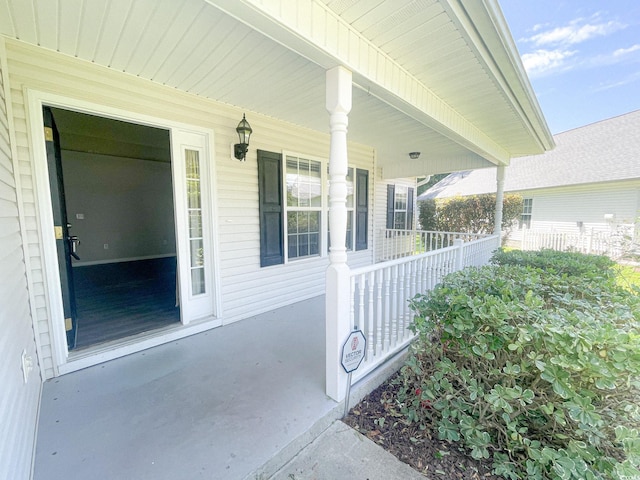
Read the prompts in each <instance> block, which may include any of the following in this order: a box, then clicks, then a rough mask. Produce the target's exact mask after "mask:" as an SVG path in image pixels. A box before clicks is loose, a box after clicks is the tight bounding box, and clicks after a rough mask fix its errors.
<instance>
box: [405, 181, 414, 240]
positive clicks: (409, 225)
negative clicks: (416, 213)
mask: <svg viewBox="0 0 640 480" xmlns="http://www.w3.org/2000/svg"><path fill="white" fill-rule="evenodd" d="M413 190H414V189H413V188H409V189H408V191H407V225H406V227H405V228H406V229H407V230H413Z"/></svg>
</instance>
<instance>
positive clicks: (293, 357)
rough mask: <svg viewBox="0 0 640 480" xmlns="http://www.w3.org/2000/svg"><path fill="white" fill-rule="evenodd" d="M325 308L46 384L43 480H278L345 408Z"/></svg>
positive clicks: (254, 322)
mask: <svg viewBox="0 0 640 480" xmlns="http://www.w3.org/2000/svg"><path fill="white" fill-rule="evenodd" d="M324 310H325V308H324V297H317V298H315V299H311V300H307V301H304V302H300V303H297V304H295V305H291V306H288V307H284V308H280V309H278V310H274V311H272V312H268V313H265V314H263V315H259V316H256V317H252V318H250V319H247V320H244V321H241V322H237V323H234V324H232V325H228V326H225V327H221V328H217V329H214V330H210V331H208V332H205V333H201V334H198V335H193V336H191V337H187V338H184V339H181V340H178V341H174V342H171V343H169V344H165V345H161V346H158V347H155V348H152V349H149V350H146V351H143V352H139V353H136V354H132V355H129V356H127V357H123V358H119V359H116V360H112V361H110V362H107V363H104V364H100V365H97V366H94V367H90V368H87V369H84V370H81V371H78V372H74V373H71V374H67V375H64V376H62V377H58V378H55V379H53V380H50V381H48V382H46V383H45V384H44V388H43V394H42V404H41V410H40V420H39V427H38V440H37V448H36V458H35V475H34V479H35V480H54V479H61V478H65V479H67V480H73V479H100V480H110V479H118V480H123V479H132V480H134V479H135V480H144V479H153V480H164V479H167V480H169V479H171V480H174V479H196V478H207V479H217V480H218V479H220V480H223V479H245V478H251V479H264V478H269V477H270V476H271V475H273V474H274V473H275V472H276V471H277V470H278V469H279V468H280V467H282V466H283V465H284V464H285V463H286V462H287V461H288V460H289V459H291V458H292V457H293V456H294V455H295V454H297V453H298V452H299V451H300V449H302V448H303V447H304V446H306V445H308V444H309V443H310V442H311V441H312V440H313V439H314V438H315V437H316V436H317V435H319V434H320V433H321V432H322V431H324V430H325V429H326V428H327V427H329V425H330V424H331V423H332V422H333V420H335V419H336V418H340V417H341V415H342V412H343V408H344V407H343V406H342V405H341V404H338V403H336V402H334V401H333V400H331V399H330V398H328V397H327V396H326V395H325V393H324V383H325V380H324V373H325V372H324V361H325V360H324V343H325V340H324V339H325V326H324V322H325V320H324ZM395 368H397V361H396V363H395V364H393V363H392V364H390V365H388V366H387V367H386V369H382V370H381V371H380V372H378V373H377V374H376V376H375V378H367V379H365V380H364V381H362V382H360V384H358V385H356V386H354V388H353V389H352V400H351V403H352V404H353V403H355V402H356V401H358V400H359V398H361V397H362V396H364V395H365V394H366V393H368V392H369V391H370V390H371V389H373V388H375V386H377V384H379V383H380V382H381V381H382V380H383V379H384V378H385V377H386V376H388V375H389V374H390V373H391V372H392V371H393V370H394V369H395Z"/></svg>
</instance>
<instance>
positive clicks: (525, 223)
mask: <svg viewBox="0 0 640 480" xmlns="http://www.w3.org/2000/svg"><path fill="white" fill-rule="evenodd" d="M532 211H533V198H525V199H524V200H523V202H522V215H520V228H527V229H528V228H531V212H532Z"/></svg>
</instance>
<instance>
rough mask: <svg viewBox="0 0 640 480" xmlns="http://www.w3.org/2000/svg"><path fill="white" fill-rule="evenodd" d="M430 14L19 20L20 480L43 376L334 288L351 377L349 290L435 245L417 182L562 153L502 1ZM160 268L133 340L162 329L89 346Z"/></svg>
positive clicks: (7, 28) (406, 4)
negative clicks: (343, 299) (91, 321)
mask: <svg viewBox="0 0 640 480" xmlns="http://www.w3.org/2000/svg"><path fill="white" fill-rule="evenodd" d="M427 3H428V5H427V6H423V5H422V4H421V3H420V2H415V1H413V0H400V1H395V0H394V1H393V2H391V1H388V2H375V4H372V3H371V2H369V1H367V0H354V1H350V2H337V1H336V2H334V1H330V0H325V1H320V0H305V1H302V0H286V1H285V0H281V1H278V0H271V1H266V2H265V1H258V0H208V1H205V0H183V1H180V2H174V1H163V2H159V1H156V0H124V1H123V2H110V1H107V0H96V1H92V2H85V3H82V4H78V3H77V2H71V1H69V0H60V1H57V2H47V1H43V2H30V1H25V0H7V1H5V2H2V3H1V4H0V19H2V20H0V225H1V228H0V271H2V273H3V275H2V279H1V280H0V317H1V318H2V327H3V328H2V333H0V354H1V360H2V361H1V362H0V381H1V384H2V394H1V398H0V431H2V432H3V435H2V440H0V455H1V456H2V457H1V458H0V477H2V478H5V477H7V478H14V479H24V478H28V477H29V470H30V466H31V457H32V454H33V448H34V432H35V430H36V421H37V418H38V406H39V399H40V392H41V384H42V382H43V381H44V380H46V379H51V378H53V377H56V376H58V375H63V374H65V373H67V372H71V371H74V370H78V369H81V368H84V367H86V366H89V365H95V364H97V363H100V362H103V361H106V360H109V359H112V358H116V357H119V356H122V355H127V354H129V353H132V352H135V351H139V350H141V349H145V348H149V347H151V346H153V345H157V344H160V343H163V342H168V341H171V340H175V339H177V338H181V337H184V336H186V335H191V334H194V333H198V332H202V331H205V330H207V329H211V328H214V327H220V328H224V326H225V325H228V324H230V323H232V322H236V321H239V320H242V319H244V318H247V317H250V316H253V315H256V314H258V313H261V312H265V311H269V310H272V309H274V308H277V307H280V306H284V305H288V304H291V303H293V302H298V301H302V300H304V299H309V298H312V297H316V296H319V295H323V294H325V284H327V285H329V287H328V288H327V289H326V295H327V308H328V311H327V352H328V353H327V356H328V358H329V361H328V363H327V365H328V367H327V369H328V370H329V369H333V368H334V364H335V368H336V371H338V370H340V369H339V367H338V363H339V362H338V355H337V354H336V351H337V348H338V345H339V343H338V342H342V341H343V339H344V333H345V328H346V331H347V332H348V329H349V327H348V326H345V325H346V324H345V323H341V324H339V325H337V326H336V325H334V323H332V322H337V321H338V320H336V318H335V317H334V316H332V315H331V314H330V310H331V309H332V308H333V307H334V305H336V308H339V309H343V308H344V305H343V304H340V305H337V303H338V302H337V301H336V300H334V299H335V298H336V295H335V292H333V291H331V292H330V291H329V290H331V289H333V288H338V287H335V286H334V284H333V283H331V282H329V281H328V280H327V275H329V273H331V272H332V271H339V272H344V271H347V272H348V271H349V270H348V269H349V268H353V267H357V266H365V265H371V264H372V263H373V262H374V256H373V252H374V235H373V232H374V231H376V230H377V229H382V228H384V227H385V226H393V228H406V229H413V228H414V224H415V220H414V219H415V217H416V216H415V215H414V214H413V211H414V199H415V190H414V189H415V185H416V184H415V178H416V177H417V176H424V175H429V174H433V173H438V172H449V171H452V170H465V169H474V168H480V167H487V166H491V165H499V166H500V168H503V166H505V165H507V164H508V163H509V161H510V159H511V158H512V157H515V156H521V155H527V154H536V153H542V152H544V151H546V150H548V149H550V148H552V147H553V140H552V138H551V135H550V134H549V131H548V127H547V126H546V123H545V121H544V118H543V116H542V114H541V112H540V109H539V106H538V104H537V101H536V99H535V96H534V95H533V92H532V89H531V87H530V85H529V83H528V80H527V78H526V75H525V73H524V69H523V68H522V65H521V63H520V60H519V58H518V55H517V50H516V48H515V46H514V43H513V40H512V39H511V37H510V34H509V32H508V30H507V27H506V22H505V20H504V18H503V16H502V14H501V12H500V9H499V6H498V5H497V3H496V2H495V1H485V2H467V1H464V0H434V1H431V2H427ZM243 114H245V115H246V120H247V121H248V122H249V123H250V125H251V128H252V130H253V133H252V136H251V138H250V141H249V147H248V151H247V153H246V158H242V157H243V155H242V150H244V148H242V147H240V152H239V153H240V154H239V156H240V157H241V158H242V161H239V160H238V159H237V158H236V150H237V149H235V148H234V144H238V143H239V140H238V135H237V133H236V126H237V125H238V124H239V122H240V120H241V119H242V118H243ZM347 124H348V134H347ZM409 152H422V154H421V155H420V156H419V158H410V157H409ZM534 163H535V162H532V165H533V164H534ZM63 173H64V175H63ZM329 184H330V186H329ZM391 195H393V198H391ZM330 207H331V211H332V215H331V220H330V221H329V219H328V217H329V215H328V211H329V208H330ZM330 224H331V228H330ZM329 231H331V236H332V240H331V246H332V251H331V253H329V248H328V244H329ZM74 255H75V256H74ZM76 256H77V258H76ZM139 262H148V263H145V265H146V267H145V268H144V269H142V273H144V274H145V275H147V274H149V272H150V271H154V272H156V273H157V275H156V276H154V277H153V279H152V280H153V281H156V280H157V281H158V282H161V284H162V288H163V289H164V290H160V289H159V288H156V287H154V286H152V288H150V289H149V290H150V291H149V292H147V293H148V294H149V295H150V298H153V297H152V295H154V294H158V292H163V293H162V295H163V298H162V300H163V301H167V302H168V306H167V307H166V312H165V313H166V318H165V319H164V320H165V323H162V324H161V325H158V327H160V328H159V329H158V330H156V331H154V332H151V333H149V332H147V331H146V330H147V328H146V327H144V328H142V329H141V330H135V329H133V330H130V329H128V328H129V327H130V326H131V325H129V324H130V323H131V324H133V323H134V320H136V319H142V321H145V320H144V319H145V318H146V317H148V316H153V317H156V316H158V317H159V316H163V315H164V314H162V315H160V314H157V313H156V312H154V313H153V314H152V315H148V312H149V311H146V312H147V315H146V317H145V311H143V312H141V313H137V314H135V315H134V314H133V313H130V312H133V309H134V306H133V305H131V306H130V307H128V308H125V309H124V313H125V318H124V319H123V320H122V321H121V322H120V323H117V324H115V325H114V326H113V328H114V331H115V335H112V336H109V335H107V332H106V331H105V330H106V329H105V328H104V327H101V326H100V325H101V324H100V322H98V324H97V327H96V325H94V327H95V328H94V335H93V337H91V338H89V337H85V338H83V333H82V331H83V330H82V328H83V327H82V325H81V324H80V327H79V324H78V322H79V321H80V322H82V319H80V320H78V316H77V315H75V313H76V311H77V309H79V308H83V306H82V305H81V303H82V301H89V300H91V299H93V301H94V302H95V303H99V300H96V298H99V294H100V293H102V292H101V289H103V288H102V286H101V285H102V284H101V282H104V279H105V278H106V277H109V276H117V278H118V282H117V283H122V284H126V282H128V281H131V280H135V281H143V280H144V281H151V280H150V279H149V278H147V277H144V278H142V277H139V276H140V275H141V269H139V268H136V265H138V264H139ZM345 262H346V263H345ZM327 272H329V273H327ZM340 275H342V273H340ZM73 277H75V281H74V278H73ZM156 277H157V278H156ZM79 278H81V279H83V280H82V281H79V280H78V279H79ZM74 289H75V291H74ZM86 290H91V293H92V294H93V297H90V296H87V295H86ZM125 293H126V292H125ZM138 300H139V301H137V302H135V307H136V308H137V307H138V306H139V304H144V303H145V301H144V299H143V298H142V296H140V298H139V299H138ZM110 303H111V304H114V303H116V304H117V303H118V302H114V301H111V302H110ZM147 303H149V305H151V304H157V303H158V302H157V301H155V300H153V301H150V302H147ZM149 308H151V307H150V306H149ZM167 312H168V313H167ZM117 314H122V311H121V312H113V314H112V315H113V316H114V317H115V316H116V315H117ZM126 314H129V315H130V317H126ZM110 316H111V314H110ZM147 320H148V319H147ZM147 327H148V325H147ZM265 328H266V327H265ZM145 332H146V333H145ZM257 335H259V333H257ZM331 335H333V337H331ZM328 377H329V374H328ZM345 379H346V374H345V373H344V372H341V373H336V375H335V376H334V378H333V379H332V380H331V381H330V380H328V385H327V391H328V393H329V394H330V395H331V396H333V397H334V398H338V399H339V398H341V396H343V395H344V391H343V390H342V391H341V390H340V388H342V389H343V388H344V383H345V382H344V380H345ZM338 380H339V381H338ZM336 384H340V385H341V386H338V387H336Z"/></svg>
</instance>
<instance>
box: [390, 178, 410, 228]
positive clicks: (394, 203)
mask: <svg viewBox="0 0 640 480" xmlns="http://www.w3.org/2000/svg"><path fill="white" fill-rule="evenodd" d="M413 193H414V189H413V188H410V187H405V186H401V185H387V229H389V230H391V229H393V230H413Z"/></svg>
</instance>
